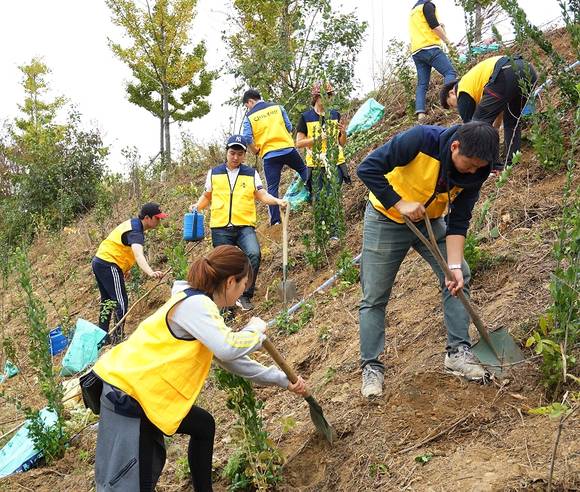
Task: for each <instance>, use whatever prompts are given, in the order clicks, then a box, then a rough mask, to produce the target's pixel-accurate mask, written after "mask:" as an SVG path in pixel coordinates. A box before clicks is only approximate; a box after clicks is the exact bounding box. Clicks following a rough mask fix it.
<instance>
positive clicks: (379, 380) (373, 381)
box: [360, 365, 385, 398]
mask: <svg viewBox="0 0 580 492" xmlns="http://www.w3.org/2000/svg"><path fill="white" fill-rule="evenodd" d="M384 380H385V376H384V374H383V373H382V372H381V371H380V370H378V369H376V368H374V367H372V366H371V365H366V366H364V367H363V370H362V387H361V390H360V392H361V393H362V395H363V396H364V397H365V398H369V397H371V396H381V395H382V394H383V382H384Z"/></svg>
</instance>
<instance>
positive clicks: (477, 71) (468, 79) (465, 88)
mask: <svg viewBox="0 0 580 492" xmlns="http://www.w3.org/2000/svg"><path fill="white" fill-rule="evenodd" d="M501 58H504V57H503V56H492V57H490V58H487V59H485V60H483V61H482V62H479V63H478V64H477V65H475V66H474V67H473V68H472V69H471V70H469V72H467V73H466V74H465V75H464V76H463V77H461V80H459V84H458V85H457V96H458V97H459V94H460V93H461V92H465V93H466V94H469V95H470V96H471V98H472V99H473V100H474V101H475V103H476V104H479V101H481V98H482V97H483V88H484V87H485V84H487V83H488V82H489V79H490V77H491V74H492V73H493V71H494V70H495V64H496V63H497V62H498V61H499V60H500V59H501Z"/></svg>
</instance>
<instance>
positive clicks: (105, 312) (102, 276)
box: [92, 258, 129, 334]
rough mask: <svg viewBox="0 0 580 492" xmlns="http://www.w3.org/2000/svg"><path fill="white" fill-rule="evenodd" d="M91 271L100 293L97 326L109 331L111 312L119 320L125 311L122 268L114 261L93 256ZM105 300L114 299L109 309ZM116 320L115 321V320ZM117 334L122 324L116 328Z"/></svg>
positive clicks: (125, 301)
mask: <svg viewBox="0 0 580 492" xmlns="http://www.w3.org/2000/svg"><path fill="white" fill-rule="evenodd" d="M92 266H93V273H94V274H95V278H96V279H97V285H98V286H99V292H100V293H101V309H100V311H99V328H101V330H104V331H106V332H108V331H109V323H110V320H111V314H112V313H113V312H114V313H115V318H114V319H115V320H117V321H118V320H120V319H121V318H122V317H123V316H125V313H126V312H127V306H128V304H129V299H128V297H127V289H126V287H125V277H124V275H123V270H121V269H120V268H119V266H118V265H115V264H114V263H109V262H108V261H104V260H101V259H100V258H93V263H92ZM107 301H114V302H115V303H116V304H115V307H114V309H111V308H110V307H109V306H107ZM115 322H116V321H115ZM117 333H118V334H122V333H123V325H121V326H119V328H118V329H117Z"/></svg>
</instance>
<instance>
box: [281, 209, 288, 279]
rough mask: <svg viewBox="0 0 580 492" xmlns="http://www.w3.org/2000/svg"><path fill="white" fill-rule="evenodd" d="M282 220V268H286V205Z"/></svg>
mask: <svg viewBox="0 0 580 492" xmlns="http://www.w3.org/2000/svg"><path fill="white" fill-rule="evenodd" d="M280 218H281V219H282V268H283V269H284V271H286V269H287V268H288V222H289V220H290V204H288V205H286V207H285V210H284V213H283V214H282V215H281V217H280Z"/></svg>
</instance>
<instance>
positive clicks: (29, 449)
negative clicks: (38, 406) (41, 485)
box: [0, 407, 57, 478]
mask: <svg viewBox="0 0 580 492" xmlns="http://www.w3.org/2000/svg"><path fill="white" fill-rule="evenodd" d="M40 417H41V418H42V423H43V424H44V428H45V429H47V428H48V429H49V428H51V427H52V426H54V425H55V424H56V420H57V416H56V412H55V411H54V410H49V409H48V408H46V407H45V408H43V409H42V410H41V411H40ZM28 425H29V423H28V421H26V423H25V424H24V425H23V426H22V427H21V428H20V430H19V431H18V432H17V433H16V434H14V436H13V437H12V439H10V441H8V443H7V444H6V446H4V447H3V448H2V449H1V450H0V478H2V477H7V476H8V475H11V474H12V473H17V472H24V471H26V470H29V469H30V468H32V467H33V466H34V465H35V464H36V462H37V461H38V459H39V458H40V457H41V456H42V453H41V452H40V451H38V450H37V449H36V448H35V447H34V443H33V442H32V439H30V436H29V435H28Z"/></svg>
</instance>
